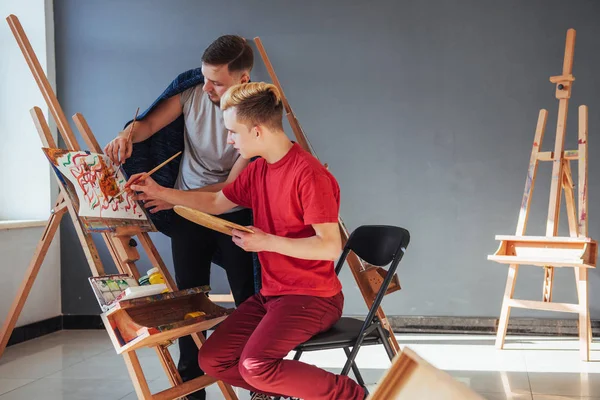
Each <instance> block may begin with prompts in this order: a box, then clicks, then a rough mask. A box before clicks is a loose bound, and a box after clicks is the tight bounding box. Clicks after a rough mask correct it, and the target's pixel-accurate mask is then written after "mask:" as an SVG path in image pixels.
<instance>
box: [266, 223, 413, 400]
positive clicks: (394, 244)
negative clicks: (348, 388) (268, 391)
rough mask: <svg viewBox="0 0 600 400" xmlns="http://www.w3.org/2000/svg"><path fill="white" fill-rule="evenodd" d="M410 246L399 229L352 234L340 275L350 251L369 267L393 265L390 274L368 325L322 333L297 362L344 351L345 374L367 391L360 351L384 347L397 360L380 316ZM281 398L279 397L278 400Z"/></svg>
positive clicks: (348, 322) (347, 322)
mask: <svg viewBox="0 0 600 400" xmlns="http://www.w3.org/2000/svg"><path fill="white" fill-rule="evenodd" d="M409 242H410V233H409V232H408V231H407V230H406V229H404V228H400V227H396V226H388V225H363V226H360V227H358V228H357V229H356V230H355V231H354V232H352V234H351V235H350V237H349V238H348V241H347V242H346V246H344V251H343V252H342V255H341V257H340V259H339V261H338V263H337V266H336V267H335V272H336V274H338V275H339V273H340V270H341V269H342V266H343V265H344V263H345V261H346V258H347V257H348V254H349V253H350V251H352V252H354V253H355V254H356V255H357V256H358V257H359V258H361V259H362V260H363V261H366V262H367V263H369V264H372V265H375V266H378V267H385V266H387V265H389V268H388V273H387V275H386V277H385V279H384V280H383V283H382V285H381V288H380V289H379V291H378V292H377V295H376V297H375V301H374V302H373V305H372V306H371V308H370V309H369V313H368V314H367V317H366V318H365V320H364V321H361V320H359V319H356V318H351V317H342V318H340V320H339V321H338V322H337V323H336V324H335V325H334V326H333V327H332V328H331V329H329V330H328V331H326V332H322V333H319V334H318V335H315V336H313V337H312V338H311V339H309V340H307V341H306V342H304V343H302V344H300V345H298V346H296V348H295V349H294V350H295V351H296V354H295V356H294V360H299V359H300V356H301V355H302V353H303V352H306V351H316V350H328V349H339V348H342V349H344V352H345V353H346V357H347V358H348V359H347V361H346V364H345V365H344V368H343V369H342V372H341V374H342V375H348V372H349V371H350V368H352V372H353V373H354V376H355V377H356V380H357V382H358V383H359V384H360V385H362V386H363V387H365V382H364V380H363V378H362V376H361V374H360V371H359V370H358V367H357V366H356V363H355V361H354V360H355V359H356V356H357V354H358V351H359V350H360V347H361V346H369V345H376V344H381V345H383V346H384V347H385V350H386V352H387V355H388V357H389V358H390V361H391V360H392V359H393V358H394V351H393V349H392V346H391V345H390V343H389V341H388V339H389V335H390V333H389V331H388V330H387V329H383V326H382V324H381V321H380V320H379V318H378V317H377V315H376V313H377V309H378V308H379V305H380V304H381V301H382V300H383V296H384V295H385V293H386V291H387V288H388V286H389V285H390V283H391V281H392V278H393V277H394V274H395V273H396V269H397V267H398V264H399V263H400V260H401V259H402V257H403V256H404V252H405V251H406V248H407V247H408V243H409ZM350 349H352V350H350ZM280 398H281V397H276V398H275V400H279V399H280Z"/></svg>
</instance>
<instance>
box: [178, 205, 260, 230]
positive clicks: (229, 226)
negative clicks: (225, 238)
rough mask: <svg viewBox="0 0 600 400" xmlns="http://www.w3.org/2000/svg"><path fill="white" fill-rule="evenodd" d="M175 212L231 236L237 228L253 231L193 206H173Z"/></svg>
mask: <svg viewBox="0 0 600 400" xmlns="http://www.w3.org/2000/svg"><path fill="white" fill-rule="evenodd" d="M173 209H174V210H175V212H176V213H177V214H179V215H181V216H182V217H183V218H185V219H189V220H190V221H192V222H195V223H196V224H198V225H202V226H204V227H207V228H209V229H212V230H215V231H218V232H221V233H224V234H226V235H229V236H233V235H232V233H231V231H232V230H233V229H237V230H238V231H244V232H248V233H254V231H252V230H251V229H248V228H246V227H245V226H242V225H238V224H235V223H233V222H230V221H227V220H225V219H223V218H219V217H215V216H214V215H210V214H206V213H203V212H202V211H198V210H194V209H193V208H189V207H185V206H175V207H174V208H173Z"/></svg>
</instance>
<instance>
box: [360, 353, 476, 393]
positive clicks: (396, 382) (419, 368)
mask: <svg viewBox="0 0 600 400" xmlns="http://www.w3.org/2000/svg"><path fill="white" fill-rule="evenodd" d="M404 399H407V400H409V399H410V400H412V399H435V400H483V397H481V396H480V395H478V394H477V393H475V392H474V391H472V390H471V389H470V388H469V387H468V386H467V385H465V384H464V383H462V382H459V381H457V380H455V379H454V378H453V377H452V376H450V375H449V374H448V373H447V372H445V371H442V370H440V369H437V368H435V367H434V366H433V365H431V364H430V363H428V362H427V361H425V360H424V359H422V358H421V357H419V355H417V353H415V352H414V351H413V350H411V349H409V348H407V347H405V348H404V349H403V350H402V351H401V352H400V353H399V354H398V355H397V356H396V357H395V358H394V361H393V363H392V366H391V368H390V369H389V370H388V371H387V372H386V373H385V374H384V375H383V377H382V378H381V379H380V380H379V382H378V384H377V387H376V388H375V390H374V391H373V393H371V394H370V395H369V397H367V400H404Z"/></svg>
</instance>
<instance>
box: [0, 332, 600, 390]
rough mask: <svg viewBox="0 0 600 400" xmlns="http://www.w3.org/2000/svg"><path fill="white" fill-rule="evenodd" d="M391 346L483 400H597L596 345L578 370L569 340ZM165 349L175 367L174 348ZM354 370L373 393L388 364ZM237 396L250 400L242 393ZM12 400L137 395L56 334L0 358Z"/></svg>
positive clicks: (106, 346)
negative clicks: (410, 352)
mask: <svg viewBox="0 0 600 400" xmlns="http://www.w3.org/2000/svg"><path fill="white" fill-rule="evenodd" d="M398 340H399V342H400V343H401V346H402V347H404V346H408V347H410V348H411V349H413V350H415V351H416V352H417V353H418V354H419V355H420V356H421V357H423V358H424V359H426V360H428V361H429V362H431V363H432V364H433V365H435V366H437V367H438V368H440V369H443V370H445V371H447V372H449V373H450V374H451V375H452V376H454V377H455V378H456V379H457V380H459V381H461V382H464V383H465V384H467V385H469V386H470V387H471V388H473V390H475V391H477V392H479V393H481V394H482V396H483V397H484V398H486V399H491V400H497V399H515V400H516V399H519V400H523V399H530V400H560V399H587V400H593V399H597V400H600V344H598V343H594V344H593V347H592V349H593V351H592V360H593V361H592V362H589V363H585V362H582V361H580V360H579V353H578V351H577V340H576V339H575V338H532V337H523V338H517V337H510V339H509V341H508V342H507V346H506V349H505V350H502V351H498V350H496V349H495V348H494V337H493V336H458V335H453V336H451V335H398ZM170 349H171V351H172V353H173V357H174V359H175V360H177V357H178V355H177V346H171V347H170ZM138 355H139V357H140V360H141V363H142V367H143V369H144V373H145V374H146V377H147V379H148V381H149V382H150V389H151V390H152V391H153V392H157V391H160V390H163V389H165V388H167V387H168V381H167V379H166V377H165V375H164V373H163V371H162V368H161V365H160V363H159V361H158V359H157V357H156V355H155V353H154V352H153V351H152V350H148V349H145V350H144V351H140V352H138ZM302 360H303V361H306V362H309V363H313V364H316V365H318V366H320V367H322V368H326V369H328V370H331V371H339V369H340V368H341V366H342V365H343V362H344V354H343V352H341V351H334V350H331V351H323V352H315V353H307V354H305V355H303V357H302ZM358 365H359V368H360V369H361V371H362V372H363V375H364V378H365V380H366V381H367V382H368V383H370V384H371V385H374V384H375V383H376V382H377V381H378V380H379V378H380V377H381V375H382V374H383V372H384V371H385V370H386V369H387V368H388V367H389V365H390V363H389V360H388V359H387V357H386V356H385V353H384V351H383V349H382V348H379V347H365V348H363V349H362V350H361V352H360V353H359V357H358ZM208 393H209V395H208V398H209V399H220V398H222V396H221V394H220V392H219V390H218V388H217V387H216V385H212V386H211V387H209V388H208ZM238 396H239V398H240V400H246V399H248V398H249V396H248V393H247V392H245V391H243V390H239V391H238ZM13 399H44V400H59V399H60V400H62V399H65V400H79V399H86V400H96V399H103V400H109V399H115V400H117V399H123V400H135V399H136V395H135V393H134V391H133V386H132V384H131V382H130V380H129V375H128V374H127V370H126V368H125V364H124V362H123V359H122V357H121V356H119V355H117V354H116V353H115V351H114V349H113V347H112V344H111V343H110V340H109V338H108V336H107V334H106V332H105V331H100V330H99V331H62V332H57V333H54V334H52V335H48V336H45V337H42V338H39V339H35V340H32V341H29V342H25V343H21V344H19V345H16V346H11V347H9V348H8V349H7V350H6V352H5V354H4V355H3V356H2V358H0V400H13ZM419 400H420V399H419ZM432 400H434V399H432Z"/></svg>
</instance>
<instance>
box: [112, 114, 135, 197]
mask: <svg viewBox="0 0 600 400" xmlns="http://www.w3.org/2000/svg"><path fill="white" fill-rule="evenodd" d="M139 112H140V108H139V107H138V108H137V110H135V115H134V116H133V122H132V123H131V129H130V130H129V133H128V134H127V142H129V141H130V140H131V135H133V128H135V120H136V119H137V116H138V113H139ZM132 146H133V144H132ZM118 173H119V168H117V169H116V170H115V178H116V177H117V174H118ZM109 203H110V201H109Z"/></svg>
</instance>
